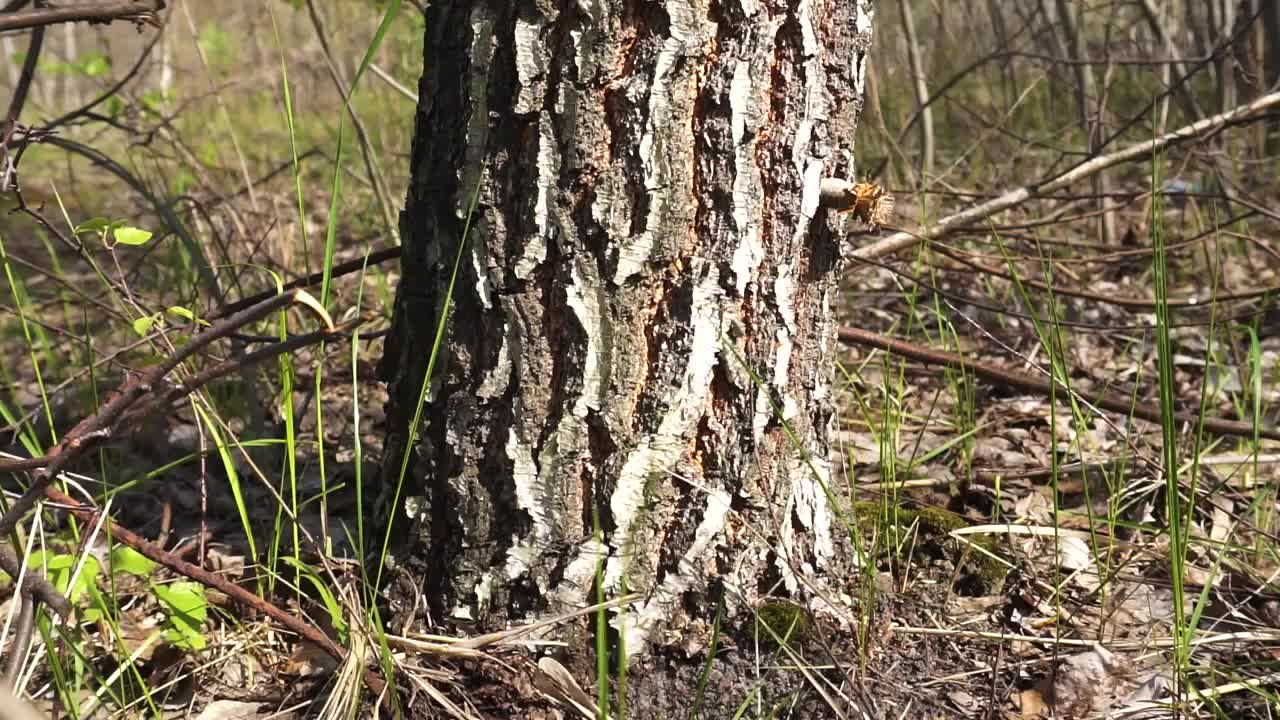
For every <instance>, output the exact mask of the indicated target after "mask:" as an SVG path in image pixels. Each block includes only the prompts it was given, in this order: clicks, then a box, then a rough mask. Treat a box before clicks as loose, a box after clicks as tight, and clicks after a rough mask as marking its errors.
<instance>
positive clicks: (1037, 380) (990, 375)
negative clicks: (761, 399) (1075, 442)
mask: <svg viewBox="0 0 1280 720" xmlns="http://www.w3.org/2000/svg"><path fill="white" fill-rule="evenodd" d="M838 335H839V338H840V341H841V342H843V343H845V344H846V345H862V346H865V347H872V348H877V349H880V350H884V351H885V352H889V353H893V354H894V355H898V356H900V357H905V358H909V359H911V360H916V361H918V362H922V363H925V364H927V365H941V366H943V367H949V368H954V369H957V370H967V371H969V372H972V373H973V374H974V375H976V376H978V377H980V378H982V379H983V380H986V381H988V382H994V383H997V384H1000V385H1005V386H1007V387H1012V388H1016V389H1018V390H1024V391H1027V392H1034V393H1039V394H1041V395H1045V396H1047V395H1049V393H1050V392H1051V391H1052V389H1053V384H1052V383H1053V381H1051V380H1050V379H1049V378H1046V377H1038V376H1034V375H1027V374H1024V373H1019V372H1013V371H1011V370H1005V369H1004V368H999V367H996V366H994V365H988V364H986V363H981V362H976V361H974V360H969V359H966V358H964V357H961V356H960V355H956V354H954V353H949V352H945V351H942V350H934V349H932V348H926V347H921V346H919V345H915V344H912V343H909V342H903V341H902V340H894V339H893V338H888V337H885V336H883V335H880V334H877V333H873V332H871V331H869V330H863V329H861V328H853V327H842V328H840V329H839V331H838ZM1059 389H1060V390H1061V389H1064V388H1062V387H1061V386H1059ZM1071 392H1073V393H1075V391H1074V390H1072V391H1071ZM1075 394H1076V395H1077V396H1078V397H1081V398H1084V400H1085V401H1086V402H1088V403H1089V404H1090V405H1094V406H1096V407H1100V408H1102V409H1104V410H1111V411H1112V412H1118V413H1121V414H1124V415H1132V416H1133V417H1136V418H1139V419H1141V420H1146V421H1147V422H1152V423H1156V424H1159V423H1160V408H1159V407H1152V406H1150V405H1147V404H1143V403H1136V402H1133V401H1131V400H1129V399H1128V398H1119V397H1116V396H1114V395H1111V394H1109V393H1106V392H1097V393H1093V394H1092V395H1085V394H1084V393H1075ZM1173 417H1174V419H1176V420H1177V421H1178V422H1180V423H1188V424H1190V425H1201V426H1203V427H1204V429H1205V430H1208V431H1209V432H1214V433H1218V434H1220V435H1235V436H1239V437H1253V434H1254V432H1255V428H1254V426H1253V425H1252V424H1250V423H1244V422H1239V421H1236V420H1227V419H1225V418H1217V417H1201V416H1199V415H1197V414H1195V413H1188V412H1175V413H1174V414H1173ZM1256 431H1257V433H1258V435H1259V436H1260V437H1264V438H1267V439H1269V440H1280V428H1276V427H1272V426H1269V425H1264V424H1259V426H1258V427H1257V428H1256Z"/></svg>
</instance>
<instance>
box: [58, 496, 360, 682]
mask: <svg viewBox="0 0 1280 720" xmlns="http://www.w3.org/2000/svg"><path fill="white" fill-rule="evenodd" d="M45 495H46V496H48V498H49V499H50V500H51V501H53V502H56V503H58V504H59V505H60V506H61V507H62V509H64V510H66V511H67V512H69V513H71V514H72V515H75V516H76V517H78V518H80V519H81V520H84V521H86V522H96V521H97V519H98V513H99V512H100V511H99V510H97V509H96V508H91V507H88V506H86V505H84V504H82V503H80V502H79V501H77V500H76V499H75V498H72V497H71V496H69V495H65V494H63V493H62V492H60V491H58V490H57V489H55V488H52V487H51V488H48V489H46V491H45ZM106 522H107V528H108V529H109V532H108V535H109V536H110V537H112V538H113V539H116V540H119V541H120V542H122V543H124V544H125V545H128V546H129V547H131V548H133V549H134V550H137V551H138V552H139V553H141V554H142V555H144V556H146V557H147V558H149V559H151V560H154V561H156V562H157V563H159V564H161V565H163V566H165V567H166V568H169V569H170V570H172V571H173V572H175V573H178V574H179V575H182V576H183V577H186V578H189V579H191V580H194V581H196V582H198V583H201V584H203V585H205V586H207V587H211V588H213V589H215V590H217V591H219V592H222V593H225V594H226V595H227V597H230V598H232V599H233V600H236V601H238V602H241V603H243V604H244V605H245V606H246V607H250V608H253V609H254V610H256V611H258V612H260V613H262V614H263V615H266V616H267V617H269V618H271V619H273V620H275V621H276V622H279V623H280V624H281V625H283V626H284V627H285V628H287V629H289V630H290V631H292V632H293V633H295V634H297V635H298V636H299V637H301V638H304V639H306V640H309V641H310V642H312V643H315V644H316V645H317V646H318V647H319V648H320V649H322V650H324V651H325V652H326V653H329V654H330V655H332V656H333V657H334V658H336V659H338V660H342V659H343V658H344V657H345V656H346V652H345V651H344V650H343V649H342V648H341V647H340V646H339V645H338V643H336V642H334V640H333V638H331V637H329V636H328V635H325V634H324V633H323V632H321V631H320V629H319V628H317V627H315V626H314V625H311V624H309V623H307V622H306V621H304V620H303V619H302V618H299V617H296V616H294V615H290V614H289V613H287V612H285V611H284V610H282V609H281V608H279V607H278V606H276V605H274V604H273V603H270V602H267V601H266V600H264V599H262V598H260V597H258V596H257V595H254V594H253V593H252V592H249V591H248V590H246V589H245V588H243V587H241V586H239V585H237V584H236V583H234V582H231V581H230V580H228V579H226V578H224V577H222V576H221V575H218V574H216V573H213V572H210V571H208V570H205V569H204V568H202V567H200V566H199V565H194V564H192V563H189V562H187V561H186V560H183V559H182V558H180V557H178V556H177V555H175V554H174V553H171V552H169V551H167V550H164V549H163V548H161V547H159V546H157V545H155V544H153V543H151V542H149V541H148V540H146V539H145V538H143V537H142V536H140V535H138V534H136V533H134V532H132V531H130V530H128V529H126V528H123V527H120V526H119V525H117V524H116V523H115V522H114V521H113V520H111V519H110V518H108V519H107V521H106ZM365 685H367V686H368V688H369V689H370V690H371V691H373V692H374V693H380V692H382V689H383V687H385V682H384V681H383V679H382V678H381V677H379V676H378V674H377V673H376V672H374V671H372V670H369V671H366V673H365Z"/></svg>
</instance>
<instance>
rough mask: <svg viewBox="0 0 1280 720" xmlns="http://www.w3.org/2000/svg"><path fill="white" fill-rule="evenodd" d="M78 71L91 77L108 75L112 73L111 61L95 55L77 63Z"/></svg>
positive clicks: (98, 54) (103, 56)
mask: <svg viewBox="0 0 1280 720" xmlns="http://www.w3.org/2000/svg"><path fill="white" fill-rule="evenodd" d="M76 69H77V70H79V71H80V72H82V73H84V74H85V75H87V76H89V77H98V76H100V75H106V74H107V73H108V72H110V71H111V60H110V58H108V57H107V56H105V55H102V54H100V53H94V54H92V55H89V56H88V57H84V58H80V60H78V61H77V62H76Z"/></svg>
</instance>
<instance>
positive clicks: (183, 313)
mask: <svg viewBox="0 0 1280 720" xmlns="http://www.w3.org/2000/svg"><path fill="white" fill-rule="evenodd" d="M165 312H167V313H169V314H170V315H177V316H178V317H180V318H182V319H183V320H187V321H189V322H195V321H196V314H195V313H193V312H191V311H190V310H188V309H186V308H184V307H179V306H177V305H174V306H172V307H169V308H165Z"/></svg>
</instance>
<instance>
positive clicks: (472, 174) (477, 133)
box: [454, 5, 494, 219]
mask: <svg viewBox="0 0 1280 720" xmlns="http://www.w3.org/2000/svg"><path fill="white" fill-rule="evenodd" d="M493 22H494V18H493V15H492V13H491V11H490V10H489V9H488V8H486V7H485V6H484V5H477V6H476V7H474V8H473V9H472V11H471V33H472V34H471V66H470V69H469V71H468V77H467V82H468V85H469V89H468V91H467V92H468V93H470V97H471V101H472V103H473V105H472V108H471V116H470V117H469V118H467V137H466V145H467V150H466V162H464V163H463V164H462V165H461V167H459V168H458V181H459V197H458V198H457V199H456V202H455V203H454V212H456V213H457V215H458V217H459V218H461V219H465V218H466V216H467V211H468V210H469V209H470V207H471V202H470V201H471V193H472V192H474V191H475V188H476V187H477V186H478V184H479V182H480V177H481V173H482V172H483V168H484V155H485V148H486V147H487V146H488V141H489V105H488V102H487V98H488V96H489V71H490V67H491V65H492V63H493V50H494V38H493Z"/></svg>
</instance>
